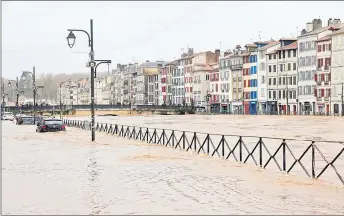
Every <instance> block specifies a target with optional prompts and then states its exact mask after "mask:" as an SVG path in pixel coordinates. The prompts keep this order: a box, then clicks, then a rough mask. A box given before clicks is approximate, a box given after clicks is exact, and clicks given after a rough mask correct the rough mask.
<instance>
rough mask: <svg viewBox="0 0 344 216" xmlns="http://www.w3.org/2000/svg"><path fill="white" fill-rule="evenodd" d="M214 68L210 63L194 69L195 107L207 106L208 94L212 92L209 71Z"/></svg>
mask: <svg viewBox="0 0 344 216" xmlns="http://www.w3.org/2000/svg"><path fill="white" fill-rule="evenodd" d="M212 70H213V67H211V66H210V65H206V66H195V70H194V71H193V100H194V105H195V107H204V108H206V106H207V99H206V96H207V94H208V93H209V92H210V81H209V72H210V71H212Z"/></svg>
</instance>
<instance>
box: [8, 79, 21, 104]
mask: <svg viewBox="0 0 344 216" xmlns="http://www.w3.org/2000/svg"><path fill="white" fill-rule="evenodd" d="M11 82H14V83H15V84H16V94H17V98H16V106H17V109H19V82H18V77H16V80H8V86H9V87H11Z"/></svg>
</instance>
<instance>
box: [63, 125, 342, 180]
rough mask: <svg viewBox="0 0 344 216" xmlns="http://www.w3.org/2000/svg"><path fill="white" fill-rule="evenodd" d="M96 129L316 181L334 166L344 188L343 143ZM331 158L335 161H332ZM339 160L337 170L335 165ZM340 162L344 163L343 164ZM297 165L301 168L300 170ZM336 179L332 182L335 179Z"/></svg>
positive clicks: (144, 129) (108, 127) (129, 128)
mask: <svg viewBox="0 0 344 216" xmlns="http://www.w3.org/2000/svg"><path fill="white" fill-rule="evenodd" d="M64 124H66V125H67V126H69V127H76V128H81V129H85V130H90V129H91V123H90V122H88V121H80V120H69V119H64ZM95 130H96V131H98V132H105V133H108V134H112V135H117V136H120V137H126V138H129V139H135V140H140V141H144V142H147V143H154V144H158V145H164V146H169V147H172V148H175V149H177V148H179V149H180V150H185V151H190V150H191V151H195V152H197V154H199V153H204V154H207V155H211V156H214V155H217V156H218V157H220V158H223V159H234V160H235V161H236V162H241V163H247V162H248V161H250V159H251V161H252V162H253V163H254V164H255V165H256V166H259V167H261V168H264V169H266V168H267V167H268V165H270V164H271V162H272V161H273V162H275V165H276V166H277V169H278V170H279V171H284V172H286V173H290V172H291V171H295V173H297V172H298V174H301V173H304V174H306V175H307V176H308V177H310V178H314V179H318V178H320V177H322V176H323V175H324V173H325V171H326V170H327V169H328V168H329V167H331V168H332V169H333V171H334V173H335V175H334V176H336V177H337V178H338V179H339V181H340V182H341V183H342V184H343V185H344V179H343V174H344V154H343V152H344V143H343V142H338V141H319V142H316V141H312V140H298V139H281V138H269V137H256V136H236V135H221V134H210V133H202V132H191V131H180V130H173V129H157V128H148V127H139V126H128V125H119V124H109V123H96V125H95ZM267 141H269V142H271V143H272V144H273V146H274V147H275V150H274V151H271V148H272V146H270V147H271V148H270V149H269V148H268V146H267V145H266V142H267ZM233 144H234V145H233ZM321 144H323V146H324V145H325V147H326V148H325V150H324V149H323V150H322V151H321V150H320V147H321ZM333 146H336V149H334V150H333V152H330V151H329V149H332V147H333ZM276 147H277V148H276ZM292 148H294V151H292ZM250 149H251V150H250ZM295 149H297V152H295ZM297 154H298V156H297ZM329 157H331V158H332V160H329V159H328V158H329ZM306 158H308V160H307V161H308V163H305V162H304V161H302V159H304V160H306ZM339 158H340V160H339V162H338V165H337V167H336V166H335V165H334V163H335V162H336V161H338V159H339ZM340 162H342V163H343V164H339V163H340ZM297 164H299V165H300V166H299V168H298V169H297V166H296V165H297ZM338 169H339V171H338ZM334 176H332V177H331V178H330V179H331V180H333V178H334ZM337 178H335V179H337Z"/></svg>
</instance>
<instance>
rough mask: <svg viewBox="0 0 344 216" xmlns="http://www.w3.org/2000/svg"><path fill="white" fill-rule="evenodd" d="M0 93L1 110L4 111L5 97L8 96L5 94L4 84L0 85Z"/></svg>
mask: <svg viewBox="0 0 344 216" xmlns="http://www.w3.org/2000/svg"><path fill="white" fill-rule="evenodd" d="M1 93H2V109H5V96H6V95H8V94H5V84H4V83H2V84H1ZM1 111H2V110H1Z"/></svg>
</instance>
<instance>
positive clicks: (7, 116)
mask: <svg viewBox="0 0 344 216" xmlns="http://www.w3.org/2000/svg"><path fill="white" fill-rule="evenodd" d="M1 118H2V120H10V121H13V119H14V115H13V113H11V112H4V115H3V116H2V117H1Z"/></svg>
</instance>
